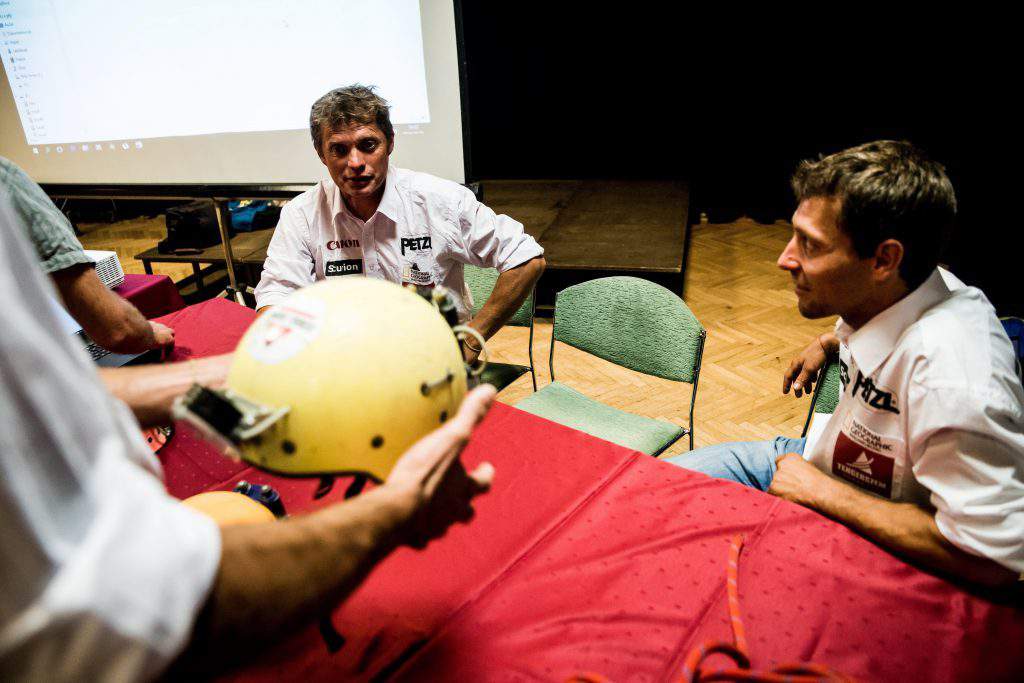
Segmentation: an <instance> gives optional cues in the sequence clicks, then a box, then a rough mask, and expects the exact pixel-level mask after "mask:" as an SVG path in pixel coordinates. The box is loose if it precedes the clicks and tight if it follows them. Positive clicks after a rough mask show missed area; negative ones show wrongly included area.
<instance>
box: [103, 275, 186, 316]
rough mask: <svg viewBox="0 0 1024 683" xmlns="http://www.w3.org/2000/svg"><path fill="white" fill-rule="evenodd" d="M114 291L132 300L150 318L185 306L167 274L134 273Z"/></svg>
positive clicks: (126, 276) (125, 277)
mask: <svg viewBox="0 0 1024 683" xmlns="http://www.w3.org/2000/svg"><path fill="white" fill-rule="evenodd" d="M114 291H115V292H117V293H118V294H120V295H121V296H122V297H124V298H125V299H127V300H128V301H130V302H132V304H133V305H134V306H135V308H137V309H139V311H140V312H141V313H142V315H144V316H145V317H146V318H147V319H148V318H155V317H157V316H160V315H167V314H168V313H173V312H174V311H177V310H180V309H182V308H185V302H184V300H182V298H181V294H180V293H179V292H178V288H177V287H175V286H174V282H172V281H171V278H169V277H167V276H166V275H133V274H131V273H129V274H127V275H125V276H124V282H122V283H121V285H120V286H119V287H115V288H114Z"/></svg>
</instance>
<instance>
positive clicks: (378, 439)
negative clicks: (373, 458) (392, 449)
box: [370, 434, 384, 448]
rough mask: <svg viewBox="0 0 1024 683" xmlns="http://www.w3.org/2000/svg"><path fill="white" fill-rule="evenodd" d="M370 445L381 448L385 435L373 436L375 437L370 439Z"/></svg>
mask: <svg viewBox="0 0 1024 683" xmlns="http://www.w3.org/2000/svg"><path fill="white" fill-rule="evenodd" d="M370 445H371V446H373V447H374V448H380V447H381V446H383V445H384V437H383V436H381V435H380V434H378V435H377V436H375V437H373V439H371V440H370Z"/></svg>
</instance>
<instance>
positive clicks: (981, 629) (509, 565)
mask: <svg viewBox="0 0 1024 683" xmlns="http://www.w3.org/2000/svg"><path fill="white" fill-rule="evenodd" d="M252 319H253V314H252V312H251V311H248V309H244V308H242V307H239V306H236V305H235V304H232V303H230V302H227V301H223V300H217V301H211V302H206V303H204V304H200V305H198V306H192V307H189V308H187V309H185V310H183V311H180V312H179V313H177V314H175V315H174V316H169V320H172V321H173V323H169V324H173V325H174V327H175V329H176V330H177V336H178V340H179V345H180V351H181V357H192V356H203V355H207V354H212V353H220V352H225V351H228V350H230V349H231V348H232V347H233V346H234V343H235V342H236V341H237V339H238V337H239V336H240V335H241V333H242V332H243V331H244V329H245V327H247V326H248V324H249V323H250V322H251V320H252ZM160 455H161V459H162V460H163V463H164V468H165V472H166V476H167V486H168V489H169V490H170V491H171V493H173V494H174V495H177V496H179V497H185V496H188V495H192V494H193V493H197V492H199V491H202V490H209V489H227V488H231V487H232V486H233V485H234V483H235V482H236V481H238V480H239V479H246V480H248V481H253V482H256V483H260V484H262V483H269V484H271V485H273V486H274V487H275V488H277V489H278V491H279V492H280V493H281V496H282V498H283V500H284V502H285V506H286V508H287V509H288V511H289V512H290V513H296V512H300V511H302V510H306V509H310V508H313V507H317V506H320V505H325V504H328V503H331V502H335V501H338V500H341V499H342V496H343V493H344V490H345V488H346V486H347V485H348V483H349V480H348V479H346V478H341V479H339V480H338V481H337V483H336V484H335V487H334V489H333V490H332V492H331V493H330V494H329V495H328V496H326V497H325V498H323V499H321V500H318V501H314V500H313V492H314V491H315V490H316V488H317V486H318V484H319V482H318V481H317V480H315V479H301V478H300V479H289V478H282V477H275V476H271V475H268V474H265V473H262V472H259V471H257V470H254V469H253V468H250V467H248V466H245V465H242V464H239V463H234V462H231V461H229V460H225V459H224V458H222V457H220V456H219V455H217V454H216V453H215V452H214V451H213V450H212V449H210V448H209V447H208V446H207V445H206V444H204V443H201V442H199V441H196V440H195V439H193V438H191V437H189V436H186V435H184V434H183V433H179V434H176V435H175V437H174V438H173V439H172V441H171V442H169V443H168V444H167V446H165V447H164V449H163V450H162V451H161V454H160ZM464 460H465V462H466V464H467V467H473V466H475V465H476V464H477V463H479V462H482V461H484V460H489V461H490V462H492V463H493V464H494V465H495V467H496V469H497V475H496V478H495V482H494V488H493V490H492V491H491V492H490V493H489V494H487V495H485V496H483V497H482V498H480V499H479V501H478V503H477V505H476V509H477V515H476V518H475V519H474V520H473V521H472V523H471V524H469V525H467V526H459V527H455V528H453V529H452V530H451V531H450V532H449V533H448V534H447V535H446V536H445V537H444V538H442V539H441V540H439V541H437V542H435V543H433V544H431V545H430V546H429V548H427V549H426V550H425V551H413V550H410V549H400V550H398V551H397V552H395V553H393V554H392V555H391V556H390V557H388V558H387V559H386V560H385V561H384V562H382V563H381V565H380V566H379V567H378V568H377V569H376V570H374V572H373V573H372V574H371V575H370V577H369V578H368V579H367V581H366V582H365V583H364V584H363V586H361V587H360V588H359V589H358V590H357V591H356V592H355V594H353V595H352V596H351V598H350V599H349V600H348V601H347V602H346V603H345V604H344V605H342V606H341V607H339V608H337V609H336V610H335V611H334V614H333V618H332V622H333V624H334V627H335V629H336V630H337V631H338V632H339V633H340V634H341V635H342V636H343V637H344V638H345V644H344V646H343V647H341V649H340V650H338V651H337V652H335V653H333V654H332V653H329V652H328V650H327V648H326V646H325V644H324V641H323V639H322V638H321V636H320V634H319V631H318V630H317V628H316V626H310V627H309V628H307V629H305V630H303V631H302V632H299V633H296V634H294V635H293V636H292V637H290V638H286V639H284V640H283V641H282V642H281V643H280V644H279V645H278V646H277V647H275V648H272V649H270V650H269V651H267V652H264V653H253V658H252V660H251V661H250V662H249V663H248V664H247V665H245V666H243V667H242V668H241V669H239V670H238V671H236V672H235V673H233V674H232V675H230V676H228V678H236V679H240V680H249V681H252V680H267V681H271V680H274V681H276V680H302V681H304V682H310V681H329V680H339V679H342V680H344V679H358V680H367V679H370V678H374V677H392V678H398V679H402V680H416V681H420V680H437V681H469V680H473V681H477V680H513V679H514V680H519V679H523V680H565V679H566V678H568V677H569V676H571V675H574V674H579V673H583V672H596V673H599V674H602V675H603V676H605V677H607V678H608V679H610V680H616V681H618V680H649V681H667V680H677V679H678V676H679V672H680V670H681V667H682V662H683V659H684V658H685V657H686V654H687V652H688V651H689V650H690V649H691V648H692V647H694V646H695V645H697V644H699V643H701V642H703V641H705V640H708V639H715V640H726V641H729V640H731V630H730V626H729V619H728V608H727V604H726V592H725V563H726V557H727V552H728V547H729V539H730V537H731V536H732V535H734V534H737V533H739V534H742V535H743V536H744V537H745V539H746V542H745V546H744V549H743V553H742V555H741V559H740V564H739V600H740V607H741V611H742V616H743V619H744V621H745V623H746V632H747V638H748V640H749V646H750V654H751V657H752V659H753V663H754V666H755V667H756V668H759V669H765V668H768V667H771V666H775V665H778V664H782V663H786V662H792V661H814V662H816V663H819V664H825V665H828V666H830V667H832V668H834V669H837V670H839V671H842V672H844V673H846V674H847V675H851V676H854V677H858V678H861V679H864V680H882V681H900V682H901V683H906V682H907V681H917V680H922V681H923V680H928V681H958V680H965V681H966V680H1019V679H1020V677H1021V671H1022V669H1021V667H1022V664H1024V652H1022V648H1021V647H1020V643H1022V642H1024V610H1021V609H1019V608H1015V607H1013V606H1006V605H1000V604H997V603H995V602H992V601H990V600H988V599H985V598H983V597H980V596H977V595H973V594H971V593H969V592H968V591H966V590H964V589H963V588H962V587H959V586H957V585H954V584H953V583H950V582H948V581H946V580H944V579H941V578H937V577H935V576H932V575H930V574H928V573H925V572H922V571H920V570H917V569H915V568H913V567H911V566H909V565H907V564H905V563H904V562H902V561H901V560H899V559H897V558H895V557H893V556H892V555H890V554H889V553H887V552H885V551H883V550H881V549H879V548H878V547H876V546H875V545H873V544H872V543H871V542H869V541H867V540H865V539H863V538H861V537H860V536H858V535H857V534H854V533H853V532H851V531H850V530H848V529H847V528H845V527H843V526H842V525H839V524H836V523H834V522H832V521H830V520H827V519H825V518H824V517H822V516H820V515H818V514H817V513H815V512H812V511H811V510H808V509H805V508H801V507H799V506H796V505H793V504H790V503H787V502H785V501H782V500H780V499H777V498H774V497H772V496H769V495H766V494H764V493H761V492H759V491H755V490H752V489H748V488H745V487H742V486H739V485H737V484H732V483H729V482H724V481H718V480H713V479H710V478H708V477H705V476H704V475H701V474H697V473H693V472H688V471H686V470H683V469H680V468H678V467H674V466H672V465H669V464H667V463H663V462H660V461H658V460H655V459H653V458H650V457H648V456H646V455H643V454H640V453H637V452H635V451H629V450H626V449H624V448H621V447H619V446H616V445H614V444H611V443H609V442H606V441H602V440H599V439H596V438H593V437H590V436H588V435H586V434H583V433H581V432H577V431H574V430H571V429H568V428H566V427H562V426H560V425H557V424H555V423H552V422H548V421H546V420H543V419H541V418H538V417H535V416H533V415H529V414H527V413H524V412H522V411H519V410H516V409H515V408H512V407H509V406H506V405H503V404H496V405H495V407H494V409H493V410H492V411H491V413H490V414H489V415H488V416H487V418H486V419H485V421H484V423H483V424H482V425H481V426H480V428H479V429H478V430H477V432H476V434H475V435H474V437H473V440H472V442H471V443H470V445H469V447H468V448H467V449H466V452H465V454H464ZM267 609H268V611H269V610H273V605H267Z"/></svg>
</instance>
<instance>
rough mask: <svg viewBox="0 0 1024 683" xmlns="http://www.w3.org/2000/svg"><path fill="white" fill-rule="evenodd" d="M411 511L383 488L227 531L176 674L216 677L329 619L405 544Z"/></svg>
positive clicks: (394, 495) (403, 499) (403, 502)
mask: <svg viewBox="0 0 1024 683" xmlns="http://www.w3.org/2000/svg"><path fill="white" fill-rule="evenodd" d="M410 511H411V506H410V504H409V502H408V501H407V500H406V499H405V497H404V496H403V495H398V494H395V493H394V492H392V491H390V490H389V488H388V487H387V486H382V487H379V488H376V489H373V490H370V491H367V492H366V493H363V494H362V495H360V496H358V497H356V498H355V499H353V500H350V501H347V502H345V503H341V504H337V505H332V506H331V507H328V508H325V509H323V510H320V511H318V512H315V513H312V514H310V515H307V516H302V517H298V518H294V519H290V520H285V521H281V522H276V523H272V524H262V525H252V526H233V527H226V528H224V529H222V538H223V549H222V556H221V563H220V570H219V572H218V575H217V577H216V579H215V582H214V586H213V589H212V591H211V594H210V597H209V599H208V601H207V604H206V606H205V608H204V610H203V612H202V613H201V615H200V617H199V620H198V621H197V623H196V627H195V630H194V632H193V635H192V639H191V642H190V644H189V646H188V648H187V649H186V651H185V652H184V653H183V654H182V656H181V658H180V659H179V661H178V663H177V666H176V671H175V674H176V675H177V674H179V673H191V672H206V673H212V672H213V671H214V669H216V668H223V667H225V666H226V665H229V664H230V663H231V662H232V661H234V660H235V659H236V658H237V657H238V656H239V655H241V654H244V653H246V652H254V651H260V649H261V648H262V647H263V646H265V645H268V644H270V643H272V642H275V641H276V640H278V639H280V637H281V636H282V634H287V633H293V632H295V631H297V630H298V629H300V628H302V627H304V626H306V625H308V624H309V623H311V622H312V621H314V620H315V619H317V618H318V617H321V616H323V615H326V614H329V613H330V612H331V611H332V610H333V609H334V608H335V607H336V606H337V605H338V604H339V603H340V602H341V601H342V600H344V599H345V598H346V597H347V596H348V595H349V594H351V593H352V591H353V590H355V588H356V587H357V586H358V585H359V584H360V583H361V582H362V580H363V579H364V578H365V577H366V575H367V574H368V573H369V572H370V570H371V569H372V568H373V566H374V565H375V564H376V563H377V562H378V561H380V560H381V559H382V558H384V557H385V556H387V555H388V554H389V553H390V552H391V551H392V550H394V549H395V548H396V547H397V546H398V545H399V543H400V542H401V540H402V530H403V527H404V525H405V523H406V520H407V519H408V517H409V514H410Z"/></svg>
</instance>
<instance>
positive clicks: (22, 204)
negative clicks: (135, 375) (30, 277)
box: [0, 157, 174, 353]
mask: <svg viewBox="0 0 1024 683" xmlns="http://www.w3.org/2000/svg"><path fill="white" fill-rule="evenodd" d="M0 196H5V197H6V198H7V201H9V202H10V204H11V208H12V209H13V210H14V213H15V217H16V220H17V222H18V223H20V224H21V226H22V227H23V228H24V229H25V231H26V232H27V234H28V237H29V239H31V240H32V243H33V244H34V245H35V248H36V254H37V255H38V257H39V261H40V262H41V263H42V265H43V270H45V271H46V272H47V273H49V274H50V277H51V278H52V279H53V283H54V284H55V285H56V286H57V291H59V292H60V296H61V299H62V300H63V301H64V306H65V308H67V310H68V313H70V314H71V317H72V318H74V319H75V321H76V322H78V324H79V325H81V326H82V329H83V330H85V333H86V334H87V335H89V338H91V339H92V340H93V341H94V342H96V343H97V344H99V345H100V346H102V347H103V348H105V349H107V350H109V351H114V352H117V353H139V352H142V351H147V350H149V349H155V348H158V347H161V346H167V345H170V344H173V343H174V330H172V329H171V328H169V327H167V326H166V325H162V324H160V323H156V322H148V321H147V320H146V318H145V317H143V315H142V314H141V313H139V311H138V309H136V308H135V307H134V306H132V305H131V304H130V303H129V302H128V301H125V300H124V299H123V298H121V297H120V296H118V295H117V294H116V293H114V292H112V291H110V290H109V289H107V287H106V285H104V284H103V282H102V281H101V280H100V278H99V276H98V275H97V274H96V268H95V266H94V265H93V262H92V260H91V259H90V258H89V257H88V256H86V254H85V252H84V251H83V250H82V244H81V242H79V241H78V238H77V237H75V232H74V230H72V228H71V224H70V223H68V219H67V218H65V216H64V214H62V213H61V212H60V210H59V209H58V208H57V207H56V206H54V205H53V202H52V201H50V198H49V197H47V196H46V193H45V192H43V189H42V188H41V187H39V185H37V184H36V183H35V182H34V181H33V180H32V179H31V178H29V177H28V176H27V175H26V174H25V172H24V171H22V170H21V169H20V168H18V167H17V166H16V165H14V164H13V163H12V162H11V161H9V160H7V159H5V158H3V157H0Z"/></svg>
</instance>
